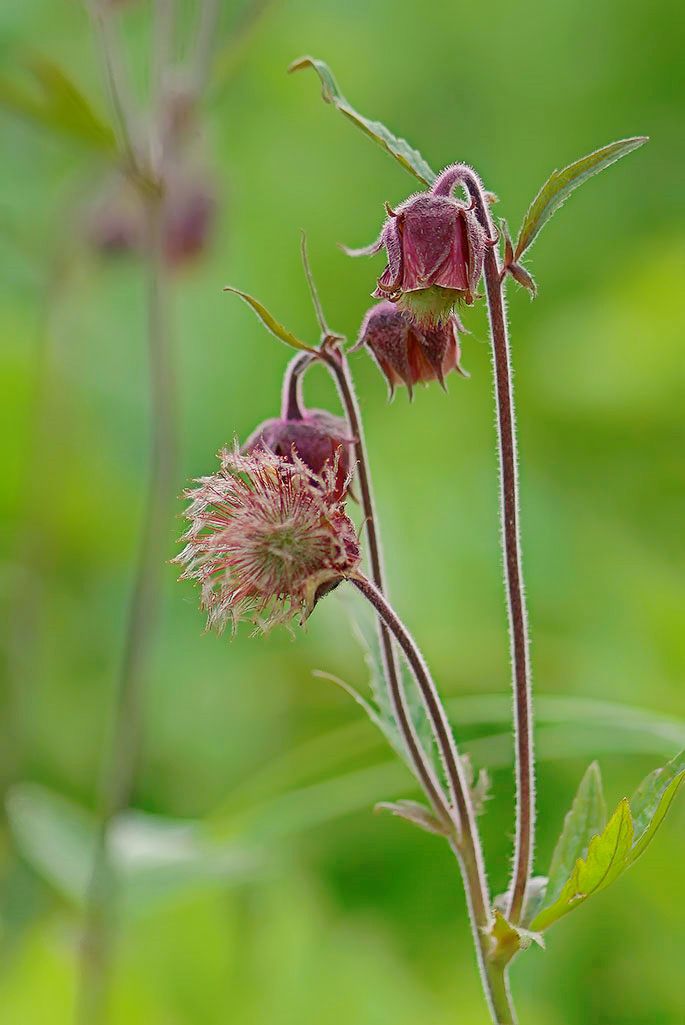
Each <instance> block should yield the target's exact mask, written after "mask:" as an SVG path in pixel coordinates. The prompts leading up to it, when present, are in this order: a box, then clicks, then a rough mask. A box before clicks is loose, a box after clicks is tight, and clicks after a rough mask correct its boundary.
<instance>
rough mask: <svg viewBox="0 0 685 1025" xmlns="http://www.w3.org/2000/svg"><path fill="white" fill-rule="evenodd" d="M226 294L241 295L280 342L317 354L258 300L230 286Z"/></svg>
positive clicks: (226, 289)
mask: <svg viewBox="0 0 685 1025" xmlns="http://www.w3.org/2000/svg"><path fill="white" fill-rule="evenodd" d="M224 292H233V293H234V294H235V295H239V296H240V298H241V299H244V300H245V302H246V303H247V305H248V306H251V307H252V309H253V310H254V311H255V313H256V314H257V316H258V317H259V319H260V320H261V322H262V324H263V325H264V327H265V328H266V329H267V331H270V332H271V334H272V335H275V337H276V338H278V339H280V341H282V342H285V344H286V345H290V346H291V347H292V348H293V349H300V350H302V351H303V352H311V353H315V352H316V349H313V348H312V347H311V345H306V344H305V343H304V342H301V341H300V339H299V338H297V337H296V336H295V335H294V334H293V333H292V331H288V329H287V328H285V327H283V325H282V324H281V323H280V322H279V321H278V320H276V318H275V317H273V316H272V315H271V314H270V313H269V311H268V310H267V308H266V307H265V306H262V304H261V303H260V302H259V300H258V299H254V298H253V297H252V296H251V295H248V294H247V292H241V291H240V289H238V288H232V287H231V286H230V285H226V287H225V288H224Z"/></svg>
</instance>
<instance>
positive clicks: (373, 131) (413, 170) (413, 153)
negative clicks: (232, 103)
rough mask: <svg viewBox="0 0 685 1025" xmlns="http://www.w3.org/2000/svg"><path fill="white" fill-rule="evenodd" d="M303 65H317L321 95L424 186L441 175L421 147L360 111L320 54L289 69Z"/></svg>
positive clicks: (302, 66) (297, 68)
mask: <svg viewBox="0 0 685 1025" xmlns="http://www.w3.org/2000/svg"><path fill="white" fill-rule="evenodd" d="M302 68H314V70H315V71H316V73H317V75H318V76H319V80H320V82H321V95H322V97H323V99H324V101H325V102H326V103H330V104H332V105H333V106H334V107H335V108H336V109H337V110H339V111H340V113H341V114H343V115H344V116H345V117H346V118H348V119H349V120H350V121H351V122H352V123H353V124H354V125H356V126H357V128H360V129H361V130H362V132H364V134H365V135H368V136H369V138H371V139H373V141H374V142H376V143H378V145H379V146H381V147H382V148H383V149H384V150H385V151H386V153H389V154H390V156H391V157H394V158H395V160H397V162H398V163H399V164H401V165H402V167H403V168H404V169H405V171H409V173H410V174H413V175H414V177H415V178H418V180H419V181H420V182H422V183H423V184H424V185H432V183H433V182H434V181H435V179H436V177H437V175H436V174H435V171H433V170H432V168H431V167H430V166H429V164H427V163H426V161H425V160H424V159H423V157H422V156H421V154H420V153H419V151H418V150H415V149H413V147H411V146H410V145H409V143H408V142H407V141H406V140H405V139H401V138H399V137H398V136H396V135H394V134H393V133H392V132H391V131H390V130H389V129H388V128H386V127H385V125H384V124H382V123H381V122H380V121H370V120H369V119H368V118H366V117H364V115H363V114H360V113H359V111H357V110H355V109H354V107H353V106H352V105H351V104H350V103H348V102H347V100H346V99H345V97H344V96H343V94H342V93H341V92H340V89H339V87H338V83H337V82H336V80H335V77H334V75H333V72H332V71H331V69H330V68H329V67H328V65H327V64H325V63H324V61H322V60H318V59H317V58H316V57H299V58H298V59H297V60H296V61H293V63H292V64H291V65H290V67H289V68H288V71H289V72H292V71H300V70H301V69H302Z"/></svg>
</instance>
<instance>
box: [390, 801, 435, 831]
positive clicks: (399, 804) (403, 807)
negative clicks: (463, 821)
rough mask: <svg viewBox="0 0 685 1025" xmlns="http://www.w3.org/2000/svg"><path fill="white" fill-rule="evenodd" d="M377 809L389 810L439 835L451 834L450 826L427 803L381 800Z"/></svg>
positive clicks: (392, 813) (420, 827)
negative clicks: (446, 825)
mask: <svg viewBox="0 0 685 1025" xmlns="http://www.w3.org/2000/svg"><path fill="white" fill-rule="evenodd" d="M374 810H375V811H377V812H378V811H389V812H390V814H391V815H396V816H397V817H398V818H400V819H405V820H406V821H407V822H411V823H412V825H414V826H418V827H419V829H423V830H424V831H425V832H426V833H434V834H436V835H437V836H449V835H450V831H449V828H445V826H443V824H442V822H440V820H439V819H438V818H436V816H435V815H434V814H433V812H432V811H431V810H430V808H427V807H426V806H425V804H419V802H418V801H394V802H393V801H381V802H380V803H379V804H377V805H376V807H375V809H374Z"/></svg>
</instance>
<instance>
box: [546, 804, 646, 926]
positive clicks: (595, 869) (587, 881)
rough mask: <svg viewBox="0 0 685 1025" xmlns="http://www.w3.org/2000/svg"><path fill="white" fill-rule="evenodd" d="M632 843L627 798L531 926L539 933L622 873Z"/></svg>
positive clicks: (631, 821) (592, 841)
mask: <svg viewBox="0 0 685 1025" xmlns="http://www.w3.org/2000/svg"><path fill="white" fill-rule="evenodd" d="M632 842H633V820H632V816H631V814H630V805H629V803H628V800H627V798H624V799H623V800H622V801H621V803H620V804H619V806H618V808H617V809H616V811H615V812H614V814H613V815H612V816H611V818H610V819H609V821H608V823H607V825H606V827H605V829H604V830H603V831H602V832H601V833H600V834H599V835H598V836H593V838H592V840H591V841H590V845H589V847H588V850H587V855H586V856H585V858H579V859H578V860H577V861H576V864H575V867H574V869H573V871H572V873H571V875H570V877H569V879H568V880H567V881H566V883H565V884H564V885H563V887H562V889H561V892H560V893H559V896H558V897H557V898H556V900H555V901H553V902H552V903H551V904H548V905H547V907H545V908H543V910H542V911H541V912H540V913H539V914H538V915H536V916H535V918H534V919H533V921H532V923H531V925H532V928H533V929H536V930H539V931H542V930H543V929H547V928H548V927H549V926H550V925H552V924H553V923H554V922H556V921H558V920H559V919H560V918H562V917H563V916H564V915H565V914H567V913H568V912H569V911H572V910H573V909H574V908H575V907H578V905H579V904H582V903H583V901H585V900H587V898H588V897H590V896H592V894H593V893H599V891H600V890H603V889H605V888H606V887H607V886H609V884H610V883H612V882H613V881H614V879H616V878H617V877H618V876H619V875H620V874H621V873H622V872H623V871H624V869H625V861H626V858H627V857H628V854H629V852H630V847H631V844H632Z"/></svg>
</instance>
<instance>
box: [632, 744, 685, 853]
mask: <svg viewBox="0 0 685 1025" xmlns="http://www.w3.org/2000/svg"><path fill="white" fill-rule="evenodd" d="M684 779H685V751H681V752H680V754H678V755H676V756H675V758H672V759H671V761H670V762H668V764H667V765H664V767H663V768H662V769H655V771H654V772H651V773H650V774H649V776H647V777H646V779H644V780H643V781H642V783H641V784H640V786H639V787H638V788H637V790H636V791H635V793H634V794H633V796H632V798H631V799H630V809H631V811H632V814H633V821H634V823H635V836H636V840H635V843H634V844H633V847H632V850H631V852H630V864H631V865H632V864H633V862H634V861H637V859H638V858H639V857H640V855H641V854H642V853H643V852H644V850H645V849H646V848H647V847H648V846H649V844H650V843H651V842H652V840H653V839H654V834H655V833H656V831H657V829H658V828H659V826H660V825H661V823H662V822H663V820H664V817H665V815H666V812H667V811H668V809H669V808H670V806H671V802H672V801H673V798H674V797H675V795H676V793H677V792H678V788H679V787H680V784H681V783H682V782H683V780H684Z"/></svg>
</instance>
